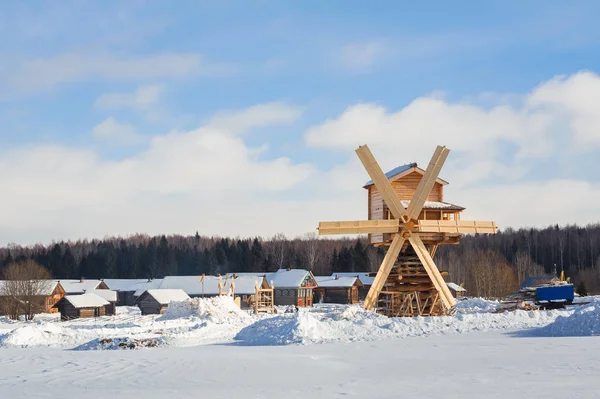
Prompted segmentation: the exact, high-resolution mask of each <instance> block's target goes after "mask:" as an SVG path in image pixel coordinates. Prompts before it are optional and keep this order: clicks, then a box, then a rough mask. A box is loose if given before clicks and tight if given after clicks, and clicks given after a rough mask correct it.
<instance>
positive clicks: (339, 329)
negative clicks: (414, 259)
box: [235, 306, 559, 346]
mask: <svg viewBox="0 0 600 399" xmlns="http://www.w3.org/2000/svg"><path fill="white" fill-rule="evenodd" d="M558 315H559V311H535V312H526V311H515V312H511V313H505V314H495V313H471V314H461V313H458V314H456V315H455V316H443V317H413V318H408V317H405V318H388V317H385V316H381V315H378V314H376V313H374V312H367V311H365V310H363V309H362V308H360V307H359V306H351V307H348V308H347V309H346V310H344V311H343V312H340V313H315V312H310V311H306V310H304V309H301V310H300V311H299V312H298V313H295V314H282V315H278V316H275V317H272V318H268V319H264V320H260V321H258V322H256V323H254V324H251V325H249V326H248V327H245V328H244V329H242V330H241V331H240V332H239V333H238V334H237V335H236V337H235V339H236V340H237V341H238V342H239V343H240V344H242V345H259V346H268V345H289V344H311V343H326V342H353V341H374V340H381V339H389V338H403V337H414V336H426V335H434V334H437V335H441V334H453V333H465V332H470V331H486V330H514V329H524V328H531V327H539V326H544V325H547V324H549V323H551V322H552V321H554V319H555V318H556V317H558Z"/></svg>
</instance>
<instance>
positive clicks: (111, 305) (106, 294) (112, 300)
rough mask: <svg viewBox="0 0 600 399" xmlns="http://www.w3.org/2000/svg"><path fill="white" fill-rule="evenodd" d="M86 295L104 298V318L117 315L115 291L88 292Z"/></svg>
mask: <svg viewBox="0 0 600 399" xmlns="http://www.w3.org/2000/svg"><path fill="white" fill-rule="evenodd" d="M85 293H86V294H96V295H98V296H99V297H100V298H104V299H105V300H106V301H107V302H108V305H106V306H104V313H105V314H106V316H114V315H115V314H116V313H117V291H113V290H89V291H86V292H85Z"/></svg>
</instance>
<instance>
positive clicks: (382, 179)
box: [356, 145, 407, 220]
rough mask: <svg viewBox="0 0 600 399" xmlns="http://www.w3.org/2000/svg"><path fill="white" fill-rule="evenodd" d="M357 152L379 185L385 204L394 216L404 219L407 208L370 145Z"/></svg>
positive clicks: (377, 185) (359, 148)
mask: <svg viewBox="0 0 600 399" xmlns="http://www.w3.org/2000/svg"><path fill="white" fill-rule="evenodd" d="M356 154H357V155H358V158H360V161H361V162H362V164H363V166H364V167H365V169H366V170H367V173H368V174H369V176H370V177H371V180H373V183H374V184H375V187H377V190H378V191H379V192H380V193H381V196H382V197H383V201H385V204H386V205H387V207H388V208H389V210H390V212H391V213H392V215H393V216H394V218H396V219H403V220H404V219H405V218H406V216H407V213H406V209H404V206H402V203H401V202H400V200H399V199H398V197H397V196H396V192H395V191H394V188H393V187H392V185H391V184H390V182H389V181H388V179H387V177H386V176H385V174H384V173H383V171H382V170H381V168H380V167H379V164H378V163H377V161H376V160H375V157H374V156H373V154H372V153H371V150H369V147H368V146H366V145H363V146H360V147H358V149H357V150H356Z"/></svg>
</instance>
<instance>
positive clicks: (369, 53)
mask: <svg viewBox="0 0 600 399" xmlns="http://www.w3.org/2000/svg"><path fill="white" fill-rule="evenodd" d="M384 48H385V46H384V45H383V44H382V43H380V42H376V41H372V42H366V43H350V44H347V45H345V46H344V47H343V48H342V49H341V52H340V54H339V61H340V62H341V64H342V66H343V67H345V68H348V69H365V68H368V67H370V66H372V65H373V64H374V63H375V62H376V61H377V59H378V58H379V57H380V56H381V55H382V53H383V50H384Z"/></svg>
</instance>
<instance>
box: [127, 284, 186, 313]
mask: <svg viewBox="0 0 600 399" xmlns="http://www.w3.org/2000/svg"><path fill="white" fill-rule="evenodd" d="M186 299H190V297H189V296H188V295H187V294H186V293H185V291H183V290H181V289H152V290H146V291H144V292H143V293H142V294H141V295H140V296H139V298H138V299H137V301H136V304H137V306H138V307H139V308H140V310H141V312H142V314H143V315H147V314H163V313H165V311H166V310H167V307H168V306H169V303H170V302H173V301H176V302H179V301H185V300H186Z"/></svg>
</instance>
